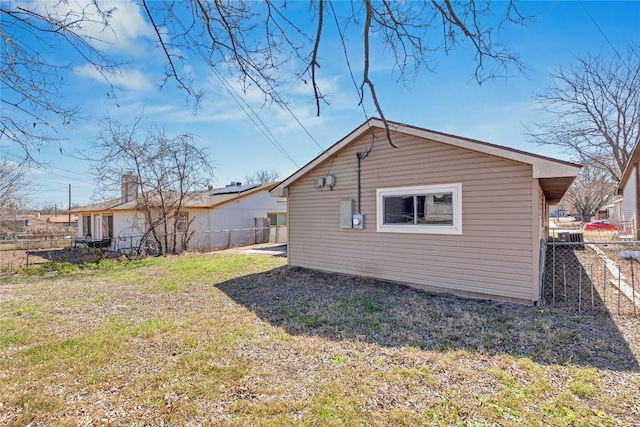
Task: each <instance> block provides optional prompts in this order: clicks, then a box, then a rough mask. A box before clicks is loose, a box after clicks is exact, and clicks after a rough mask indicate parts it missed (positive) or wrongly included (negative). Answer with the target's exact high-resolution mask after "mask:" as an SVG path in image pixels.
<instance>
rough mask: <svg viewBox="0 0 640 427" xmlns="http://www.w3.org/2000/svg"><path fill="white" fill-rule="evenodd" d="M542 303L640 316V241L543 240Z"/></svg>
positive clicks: (587, 311) (580, 310)
mask: <svg viewBox="0 0 640 427" xmlns="http://www.w3.org/2000/svg"><path fill="white" fill-rule="evenodd" d="M541 252H542V254H543V263H544V269H543V271H542V273H541V280H540V282H541V283H540V288H541V289H540V292H541V296H542V300H541V305H547V306H552V307H565V308H566V309H568V310H571V311H574V312H575V313H577V314H581V313H604V314H615V315H630V316H640V241H624V242H623V241H612V242H589V241H585V242H582V241H573V242H572V241H557V240H556V241H554V240H552V241H549V242H548V243H542V251H541Z"/></svg>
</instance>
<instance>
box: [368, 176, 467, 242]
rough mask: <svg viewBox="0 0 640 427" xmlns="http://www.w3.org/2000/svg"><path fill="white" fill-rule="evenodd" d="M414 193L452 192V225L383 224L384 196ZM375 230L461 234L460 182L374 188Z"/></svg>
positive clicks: (384, 231) (383, 231) (382, 231)
mask: <svg viewBox="0 0 640 427" xmlns="http://www.w3.org/2000/svg"><path fill="white" fill-rule="evenodd" d="M416 193H453V196H452V197H453V225H439V224H420V225H413V224H383V219H384V202H383V200H384V197H387V196H404V195H411V194H416ZM376 205H377V209H376V214H377V215H376V216H377V231H378V232H381V233H414V234H462V184H461V183H455V184H442V185H418V186H413V187H394V188H379V189H377V190H376Z"/></svg>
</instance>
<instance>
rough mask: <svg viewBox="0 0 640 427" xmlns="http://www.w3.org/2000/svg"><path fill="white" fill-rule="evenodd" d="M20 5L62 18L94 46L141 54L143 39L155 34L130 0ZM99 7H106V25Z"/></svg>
mask: <svg viewBox="0 0 640 427" xmlns="http://www.w3.org/2000/svg"><path fill="white" fill-rule="evenodd" d="M96 5H97V6H96ZM21 6H22V7H24V8H26V9H29V10H33V11H35V12H37V13H40V14H42V15H48V16H53V17H56V18H58V19H61V20H62V21H63V22H66V23H68V24H69V25H70V27H71V28H73V29H74V30H75V31H77V32H78V33H79V34H81V35H83V36H87V37H89V38H90V43H91V44H93V45H94V46H95V47H96V48H98V49H101V50H105V51H117V52H123V53H127V54H128V55H136V56H140V55H143V54H145V53H146V52H147V50H148V49H147V45H146V43H144V42H143V41H144V40H145V39H152V38H153V37H155V33H154V30H153V27H152V26H151V25H150V24H149V23H148V22H147V21H146V20H145V18H144V16H143V14H142V9H141V8H140V6H139V5H138V4H136V3H135V2H134V1H132V0H118V1H113V0H112V1H102V0H97V1H96V3H95V4H94V2H93V1H92V0H70V1H68V2H55V3H53V2H51V1H48V0H41V1H37V2H29V3H24V4H22V5H21ZM100 11H101V12H103V13H104V12H107V11H109V14H108V15H109V16H108V18H107V21H108V26H105V22H104V20H103V17H102V16H101V14H100Z"/></svg>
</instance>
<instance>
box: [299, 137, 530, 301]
mask: <svg viewBox="0 0 640 427" xmlns="http://www.w3.org/2000/svg"><path fill="white" fill-rule="evenodd" d="M393 138H394V142H396V143H397V144H398V145H399V146H400V148H398V149H394V148H392V147H391V146H390V145H389V144H388V143H387V142H386V140H385V137H384V135H383V134H382V133H381V132H377V133H376V138H375V145H374V148H373V151H372V152H371V153H370V154H369V156H368V157H367V158H365V159H364V160H362V165H361V199H362V206H361V212H362V213H363V214H364V215H365V221H364V223H365V227H364V229H363V230H356V229H341V228H340V201H341V200H344V199H349V198H351V199H353V200H354V212H356V211H357V194H358V192H357V189H358V182H357V157H356V153H357V152H362V151H364V150H365V149H366V148H367V146H368V145H369V144H370V142H371V135H370V134H366V135H363V136H361V137H359V138H358V139H357V140H356V141H354V143H352V144H350V145H349V146H348V147H346V148H345V149H343V150H342V151H341V152H339V153H337V154H336V155H335V156H333V157H332V158H329V159H328V160H326V161H324V162H323V163H321V164H320V165H318V167H316V168H314V169H313V170H312V171H310V172H309V173H308V174H306V175H304V176H303V177H302V178H301V179H299V180H298V181H296V182H294V183H293V184H292V185H290V186H289V193H288V194H289V198H288V205H289V264H290V265H294V266H300V267H307V268H312V269H318V270H324V271H330V272H338V273H345V274H353V275H360V276H366V277H372V278H378V279H383V280H390V281H397V282H402V283H407V284H411V285H413V286H416V287H418V288H423V289H431V290H449V291H454V292H456V293H459V294H464V295H472V296H493V297H496V296H497V297H500V298H502V299H509V300H517V301H521V302H527V301H528V302H531V301H534V300H536V299H537V297H536V296H535V295H537V293H538V265H537V263H536V262H533V261H534V260H537V259H538V256H539V254H538V252H539V239H540V233H539V228H540V222H539V220H538V219H537V216H538V214H539V212H540V210H539V204H540V203H539V199H538V198H539V193H538V191H539V186H538V183H537V180H534V179H533V177H532V167H531V166H530V165H526V164H523V163H519V162H515V161H510V160H506V159H502V158H498V157H495V156H490V155H486V154H482V153H478V152H474V151H470V150H465V149H462V148H457V147H452V146H448V145H445V144H441V143H437V142H432V141H425V140H420V139H418V138H416V137H412V136H409V135H401V134H395V133H394V134H393ZM328 174H332V175H334V176H335V178H336V184H335V186H334V187H333V188H332V189H329V188H328V187H326V186H325V187H322V188H315V186H314V179H316V178H319V177H326V176H327V175H328ZM455 183H460V184H461V185H462V191H461V195H462V233H461V234H459V235H450V234H413V233H411V234H409V233H385V232H378V231H377V230H376V206H377V196H376V190H377V189H382V188H394V187H404V186H417V185H438V184H455Z"/></svg>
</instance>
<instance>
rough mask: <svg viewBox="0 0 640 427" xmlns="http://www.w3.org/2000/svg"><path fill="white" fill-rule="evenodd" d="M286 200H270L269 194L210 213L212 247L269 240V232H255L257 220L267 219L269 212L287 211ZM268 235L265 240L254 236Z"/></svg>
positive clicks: (237, 201)
mask: <svg viewBox="0 0 640 427" xmlns="http://www.w3.org/2000/svg"><path fill="white" fill-rule="evenodd" d="M284 200H286V199H284V198H281V197H271V196H270V195H269V192H268V191H260V192H258V193H255V194H252V195H249V196H246V197H242V198H240V199H238V200H235V201H231V202H229V203H225V204H223V205H221V206H218V207H216V208H214V209H212V210H210V213H209V215H210V218H209V230H210V231H211V246H212V248H224V247H228V246H240V245H245V244H247V243H253V242H255V241H262V240H264V239H265V238H266V239H268V236H269V235H268V230H264V231H261V230H252V228H253V227H254V218H267V213H268V212H270V213H271V212H287V205H286V203H283V202H284ZM262 232H264V233H265V236H260V237H264V238H263V239H260V238H259V237H258V238H257V236H256V235H255V234H256V233H262Z"/></svg>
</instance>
